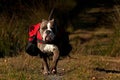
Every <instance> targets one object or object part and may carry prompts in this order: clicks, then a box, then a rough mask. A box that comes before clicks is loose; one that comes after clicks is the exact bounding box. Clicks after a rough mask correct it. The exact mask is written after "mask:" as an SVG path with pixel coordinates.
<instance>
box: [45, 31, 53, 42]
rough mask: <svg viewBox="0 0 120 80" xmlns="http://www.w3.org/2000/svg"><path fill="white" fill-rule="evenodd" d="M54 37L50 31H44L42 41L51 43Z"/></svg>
mask: <svg viewBox="0 0 120 80" xmlns="http://www.w3.org/2000/svg"><path fill="white" fill-rule="evenodd" d="M54 37H55V35H54V33H53V32H52V31H50V30H46V31H45V32H44V41H46V42H51V41H53V40H54Z"/></svg>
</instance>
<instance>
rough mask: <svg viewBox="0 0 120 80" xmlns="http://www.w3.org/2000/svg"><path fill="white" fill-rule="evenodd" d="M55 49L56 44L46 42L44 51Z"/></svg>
mask: <svg viewBox="0 0 120 80" xmlns="http://www.w3.org/2000/svg"><path fill="white" fill-rule="evenodd" d="M54 49H55V46H54V45H51V44H46V45H45V47H44V49H43V51H44V52H53V50H54Z"/></svg>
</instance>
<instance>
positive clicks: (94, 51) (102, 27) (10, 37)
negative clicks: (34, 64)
mask: <svg viewBox="0 0 120 80" xmlns="http://www.w3.org/2000/svg"><path fill="white" fill-rule="evenodd" d="M53 8H54V11H53V15H52V17H53V18H54V19H56V21H57V24H58V26H59V27H62V28H65V30H66V31H67V32H68V33H69V40H70V44H71V45H72V51H71V52H70V54H76V53H77V54H84V55H102V56H114V57H115V56H120V45H119V43H120V1H119V0H0V57H6V56H17V55H20V54H22V52H24V51H25V47H26V44H27V42H28V28H29V26H30V25H32V24H36V23H39V22H41V20H42V19H48V17H49V14H50V12H51V10H52V9H53Z"/></svg>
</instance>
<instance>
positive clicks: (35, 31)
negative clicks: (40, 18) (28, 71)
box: [26, 23, 42, 56]
mask: <svg viewBox="0 0 120 80" xmlns="http://www.w3.org/2000/svg"><path fill="white" fill-rule="evenodd" d="M39 29H40V23H38V24H36V25H32V26H30V27H29V35H28V44H27V46H26V52H27V53H28V54H29V55H31V56H37V55H38V54H39V53H40V50H39V49H38V48H37V41H41V42H42V37H41V35H40V32H39Z"/></svg>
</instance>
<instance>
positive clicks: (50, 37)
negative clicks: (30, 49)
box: [37, 19, 60, 75]
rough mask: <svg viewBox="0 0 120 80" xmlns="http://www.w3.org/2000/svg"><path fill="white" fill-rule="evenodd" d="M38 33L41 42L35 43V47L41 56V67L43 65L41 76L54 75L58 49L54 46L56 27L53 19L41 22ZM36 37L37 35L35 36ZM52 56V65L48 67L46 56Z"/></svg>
mask: <svg viewBox="0 0 120 80" xmlns="http://www.w3.org/2000/svg"><path fill="white" fill-rule="evenodd" d="M38 33H39V34H40V36H41V39H42V40H41V41H39V40H38V41H37V47H38V48H39V49H40V51H41V52H42V54H43V57H42V65H43V74H44V75H47V74H50V73H52V74H55V73H56V72H57V68H56V67H57V63H58V59H59V53H60V51H59V48H58V46H57V45H56V44H55V38H56V34H57V26H56V25H55V21H54V19H52V20H44V19H43V20H42V22H41V23H40V28H39V31H38ZM37 35H38V34H37ZM51 53H52V54H53V57H52V64H51V66H50V67H49V65H48V62H47V56H46V55H47V54H51Z"/></svg>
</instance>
